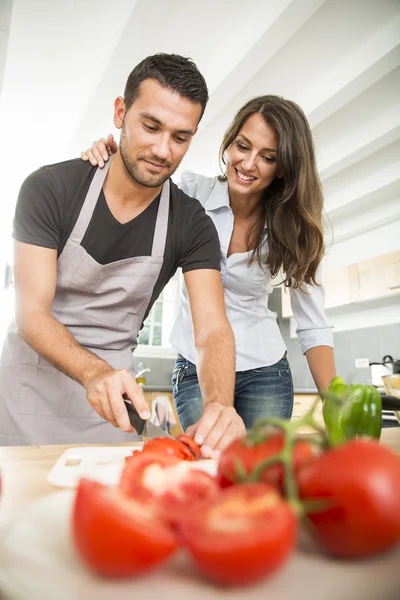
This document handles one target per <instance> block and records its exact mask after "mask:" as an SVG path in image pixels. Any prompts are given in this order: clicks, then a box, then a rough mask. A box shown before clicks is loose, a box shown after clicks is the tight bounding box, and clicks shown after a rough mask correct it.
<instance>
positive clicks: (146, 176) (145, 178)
mask: <svg viewBox="0 0 400 600" xmlns="http://www.w3.org/2000/svg"><path fill="white" fill-rule="evenodd" d="M127 146H128V143H127V142H126V136H125V132H124V128H122V131H121V137H120V141H119V149H120V154H121V159H122V162H123V165H124V167H125V171H126V174H127V175H128V177H130V178H131V179H132V180H133V181H135V182H136V183H139V184H140V185H143V186H144V187H148V188H157V187H160V186H161V185H162V184H163V183H164V182H165V181H167V179H168V178H169V177H170V176H171V175H172V174H173V173H175V171H176V169H177V168H178V166H179V163H178V164H177V165H176V166H175V168H173V169H171V163H170V162H169V161H167V160H162V159H160V158H158V157H157V156H153V155H150V156H139V157H138V158H137V159H136V160H133V159H131V158H129V153H128V149H127ZM142 159H145V160H149V161H150V162H154V163H155V164H158V165H164V166H165V171H164V172H163V173H149V171H147V170H145V169H143V170H142V169H141V168H140V161H141V160H142ZM149 168H150V169H151V165H149Z"/></svg>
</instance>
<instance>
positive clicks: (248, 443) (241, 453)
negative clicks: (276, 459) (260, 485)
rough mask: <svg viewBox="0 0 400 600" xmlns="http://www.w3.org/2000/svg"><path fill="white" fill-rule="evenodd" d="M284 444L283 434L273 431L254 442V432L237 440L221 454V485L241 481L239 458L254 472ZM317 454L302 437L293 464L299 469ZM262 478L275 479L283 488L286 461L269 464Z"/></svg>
mask: <svg viewBox="0 0 400 600" xmlns="http://www.w3.org/2000/svg"><path fill="white" fill-rule="evenodd" d="M282 448H283V434H282V433H280V432H278V433H275V432H274V433H272V434H270V435H269V436H268V437H266V438H265V439H263V440H261V441H260V442H257V443H254V442H253V441H252V439H251V435H250V436H245V437H243V438H239V439H236V440H234V441H233V442H232V443H231V444H230V445H229V446H228V447H227V448H226V449H225V450H224V451H223V452H222V454H221V457H220V459H219V463H218V474H217V478H218V481H219V484H220V486H221V487H228V486H230V485H233V484H234V483H238V482H240V476H239V473H238V468H237V466H236V464H237V462H239V463H240V464H241V465H242V466H243V468H244V471H245V473H246V475H249V474H250V473H252V472H253V470H254V469H255V467H257V465H258V464H260V463H261V462H263V461H264V460H266V459H268V458H272V457H273V456H276V455H277V454H279V452H281V450H282ZM313 456H314V452H313V447H312V445H311V444H310V443H309V442H303V441H301V438H299V440H298V441H297V442H296V444H295V447H294V451H293V464H294V470H295V473H297V472H298V470H299V469H300V467H301V466H302V465H304V464H305V463H306V462H308V461H309V460H311V459H312V458H313ZM260 481H264V482H265V483H271V484H273V485H275V486H276V487H277V488H278V489H279V490H282V486H283V466H282V464H276V465H271V466H270V467H267V468H266V469H265V470H264V472H263V474H262V476H261V477H260Z"/></svg>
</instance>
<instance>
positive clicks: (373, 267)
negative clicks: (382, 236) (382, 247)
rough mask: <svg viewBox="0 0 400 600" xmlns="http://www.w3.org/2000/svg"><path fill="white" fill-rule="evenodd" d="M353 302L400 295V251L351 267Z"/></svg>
mask: <svg viewBox="0 0 400 600" xmlns="http://www.w3.org/2000/svg"><path fill="white" fill-rule="evenodd" d="M350 280H351V299H352V302H363V301H365V300H371V299H374V298H387V297H389V296H395V295H396V294H400V251H399V252H391V253H390V254H384V255H382V256H377V257H376V258H372V259H370V260H366V261H363V262H361V263H357V264H355V265H351V266H350Z"/></svg>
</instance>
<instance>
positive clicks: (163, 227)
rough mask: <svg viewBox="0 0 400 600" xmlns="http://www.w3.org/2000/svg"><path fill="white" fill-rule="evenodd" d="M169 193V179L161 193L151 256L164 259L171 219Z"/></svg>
mask: <svg viewBox="0 0 400 600" xmlns="http://www.w3.org/2000/svg"><path fill="white" fill-rule="evenodd" d="M169 192H170V183H169V179H167V181H165V182H164V185H163V187H162V191H161V198H160V204H159V205H158V214H157V221H156V226H155V229H154V237H153V247H152V249H151V256H157V257H159V258H163V257H164V250H165V242H166V239H167V231H168V217H169Z"/></svg>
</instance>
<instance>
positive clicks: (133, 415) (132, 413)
mask: <svg viewBox="0 0 400 600" xmlns="http://www.w3.org/2000/svg"><path fill="white" fill-rule="evenodd" d="M122 397H123V399H124V402H125V406H126V410H127V411H128V415H129V421H130V422H131V425H132V426H133V427H134V428H135V430H136V433H137V434H138V435H142V433H143V430H144V426H145V424H146V419H142V417H141V416H140V415H139V413H138V412H137V410H136V408H135V407H134V406H133V404H131V403H130V402H127V401H126V399H125V398H127V396H126V394H124V395H123V396H122Z"/></svg>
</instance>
